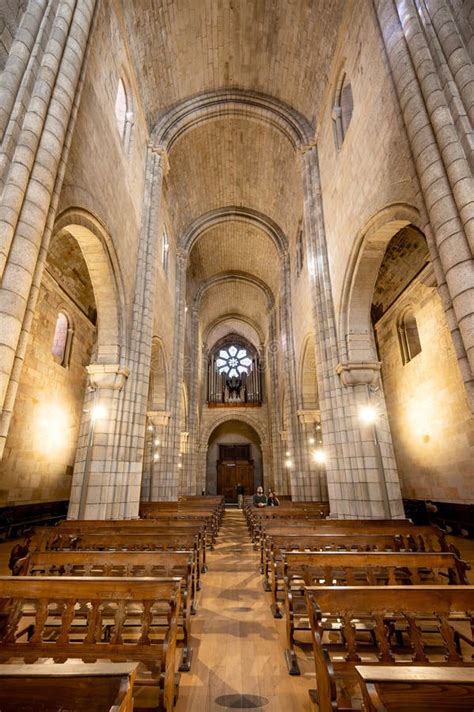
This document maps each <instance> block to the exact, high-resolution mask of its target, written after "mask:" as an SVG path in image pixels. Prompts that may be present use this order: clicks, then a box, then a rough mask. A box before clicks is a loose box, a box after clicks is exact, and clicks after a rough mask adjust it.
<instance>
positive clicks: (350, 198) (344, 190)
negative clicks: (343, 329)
mask: <svg viewBox="0 0 474 712" xmlns="http://www.w3.org/2000/svg"><path fill="white" fill-rule="evenodd" d="M339 38H340V41H339V44H338V48H337V51H336V54H335V58H334V62H333V67H332V70H331V76H330V80H329V83H328V89H327V93H326V102H325V106H324V109H323V112H322V115H321V118H320V130H319V137H318V147H319V158H320V170H321V186H322V196H323V208H324V218H325V224H326V233H327V244H328V252H329V264H330V271H331V280H332V288H333V296H334V304H335V310H336V318H337V316H338V313H339V308H340V301H341V292H342V288H343V282H344V277H345V274H346V270H347V267H348V264H349V260H350V256H351V253H352V250H353V249H354V246H355V244H356V241H357V237H358V236H359V235H360V234H361V232H362V231H363V230H364V228H365V226H366V224H367V223H368V221H369V219H370V218H371V217H372V216H374V215H375V214H376V213H378V212H379V211H380V210H382V209H383V208H385V207H386V206H388V205H390V204H393V203H400V202H401V203H408V204H410V205H414V206H418V187H417V181H416V178H415V171H414V167H413V162H412V159H411V155H410V148H409V145H408V140H407V137H406V133H405V129H404V126H403V122H402V118H401V116H400V109H399V104H398V101H397V97H396V93H395V88H394V86H393V82H392V78H391V75H390V69H389V66H388V63H387V60H386V57H385V50H384V46H383V42H382V38H381V36H380V32H379V28H378V26H377V21H376V17H375V15H374V11H373V7H372V3H371V2H368V1H367V0H363V1H362V2H347V3H346V5H345V15H344V20H343V23H342V26H341V28H340V32H339ZM343 72H345V73H346V74H347V76H348V79H349V81H350V83H351V87H352V95H353V101H354V108H353V113H352V119H351V122H350V124H349V127H348V129H347V133H346V136H345V138H344V142H343V143H342V146H341V148H340V150H338V149H337V147H336V144H335V139H334V125H333V118H332V113H333V106H334V97H335V91H336V86H337V85H338V82H339V80H340V78H341V75H342V73H343ZM315 268H317V266H315Z"/></svg>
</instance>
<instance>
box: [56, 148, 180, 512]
mask: <svg viewBox="0 0 474 712" xmlns="http://www.w3.org/2000/svg"><path fill="white" fill-rule="evenodd" d="M166 166H167V158H166V154H165V153H164V152H163V151H161V150H160V149H156V148H155V147H153V146H151V145H150V146H149V148H148V157H147V165H146V179H145V192H144V202H143V209H142V219H141V227H140V235H139V238H138V252H137V260H136V268H135V288H134V296H133V307H132V314H131V324H130V330H129V334H130V336H129V343H128V363H129V364H130V367H131V369H133V370H132V373H131V375H130V377H129V378H127V382H126V383H125V384H124V383H121V385H120V388H119V389H118V388H116V390H119V391H120V392H119V394H118V396H117V399H118V400H119V404H118V405H117V406H116V407H113V408H110V411H107V414H106V416H105V417H104V418H103V419H101V422H102V423H103V425H102V426H101V427H102V429H103V433H102V435H103V436H104V437H103V440H104V441H103V442H101V445H102V446H103V447H102V448H101V449H93V450H92V452H89V457H90V459H91V463H90V472H91V473H93V474H94V477H93V478H92V477H91V476H90V475H89V474H88V469H87V467H83V466H82V461H81V460H80V459H79V454H78V459H77V460H76V466H75V472H74V478H73V487H72V491H71V500H70V507H69V515H68V516H69V517H70V518H72V519H76V518H83V517H84V518H85V519H93V518H99V519H130V518H134V517H137V516H138V511H139V505H140V490H141V479H142V472H143V456H144V448H145V432H146V413H147V402H148V388H149V380H150V369H151V347H152V335H153V311H154V303H155V290H156V266H157V259H158V257H157V253H158V243H159V238H160V232H159V226H160V201H161V188H162V181H163V171H164V169H165V167H166ZM99 328H100V327H99ZM102 368H103V367H102V366H101V365H99V364H96V365H93V366H90V367H89V374H90V378H91V385H92V387H93V388H96V389H99V390H100V391H102V390H104V389H106V388H108V387H109V386H108V381H106V383H107V385H103V378H106V375H107V374H108V371H106V372H105V375H104V376H103V377H102V380H100V379H99V376H100V375H101V374H102V370H101V369H102ZM105 368H110V367H105ZM117 368H119V367H117ZM122 370H123V368H122ZM126 373H127V375H128V373H129V370H128V368H127V369H126ZM91 374H93V376H94V379H95V380H93V379H92V377H91ZM100 397H101V398H102V393H100ZM86 410H87V409H86ZM106 410H107V409H106ZM87 424H88V427H89V431H91V428H94V422H91V421H90V420H87ZM87 437H88V438H89V440H90V439H91V437H92V436H91V435H88V436H87ZM94 437H95V436H94ZM92 487H94V488H96V489H95V490H94V493H88V491H87V490H88V489H89V488H92ZM85 490H86V491H85ZM98 493H100V500H98V501H93V498H94V500H95V499H96V498H97V496H98Z"/></svg>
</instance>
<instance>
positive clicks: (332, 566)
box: [272, 551, 469, 675]
mask: <svg viewBox="0 0 474 712" xmlns="http://www.w3.org/2000/svg"><path fill="white" fill-rule="evenodd" d="M277 566H278V567H279V568H281V572H280V577H281V579H282V580H283V600H284V606H285V612H286V635H287V649H286V651H285V657H286V662H287V665H288V672H289V673H290V675H299V674H300V671H299V666H298V661H297V658H296V655H295V651H294V645H295V631H307V630H309V621H308V612H307V605H306V599H305V586H306V587H308V586H313V587H315V586H318V587H319V586H355V585H358V586H380V585H390V586H411V585H414V584H420V585H431V584H435V585H448V584H451V585H466V584H468V583H469V582H468V580H467V577H466V569H467V564H466V563H465V562H463V561H461V560H460V559H458V558H457V557H456V556H455V555H454V554H452V553H447V552H439V553H425V552H393V551H390V552H373V551H371V552H351V553H348V552H291V551H289V552H282V560H281V561H280V562H279V564H278V565H277ZM276 578H277V574H276V572H275V573H274V576H273V580H272V588H273V591H272V597H273V603H272V612H273V615H274V616H275V618H281V610H280V605H279V601H278V598H277V593H278V592H277V590H276V582H275V580H276Z"/></svg>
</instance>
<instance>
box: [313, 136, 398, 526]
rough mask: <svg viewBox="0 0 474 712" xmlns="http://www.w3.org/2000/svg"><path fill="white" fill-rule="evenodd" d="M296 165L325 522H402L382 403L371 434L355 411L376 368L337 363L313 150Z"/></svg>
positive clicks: (362, 402)
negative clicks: (301, 203) (300, 168)
mask: <svg viewBox="0 0 474 712" xmlns="http://www.w3.org/2000/svg"><path fill="white" fill-rule="evenodd" d="M302 160H303V178H304V224H305V239H306V244H307V250H306V251H307V254H308V261H307V265H308V270H309V278H310V283H311V290H312V297H313V304H312V309H313V323H314V331H315V345H316V374H317V379H318V389H319V396H320V411H321V428H322V433H323V442H324V450H325V452H326V454H327V463H326V473H327V486H328V496H329V502H330V505H331V516H333V517H338V518H342V519H354V518H355V519H357V518H366V519H371V518H379V517H401V516H404V514H403V504H402V499H401V493H400V485H399V482H398V475H397V471H396V467H395V459H394V456H393V451H392V446H391V440H390V431H389V430H388V426H387V427H385V426H384V425H381V423H386V413H385V408H384V405H383V402H380V401H379V402H377V404H376V407H377V413H378V424H377V431H376V430H375V429H374V427H373V426H372V425H370V426H369V425H364V424H363V423H362V422H361V420H360V417H359V416H360V410H361V408H362V407H364V406H367V405H368V404H369V391H368V390H367V388H368V383H367V379H369V381H370V384H372V383H375V384H376V387H377V388H379V389H380V383H379V378H378V368H379V366H378V364H377V366H376V368H375V369H374V368H373V367H372V365H371V364H365V366H366V367H365V369H362V368H359V366H360V364H351V365H349V364H342V365H340V363H339V352H338V342H337V332H336V322H335V314H334V304H333V297H332V288H331V277H330V271H329V262H328V254H327V245H326V234H325V227H324V216H323V208H322V196H321V185H320V180H319V165H318V154H317V148H316V146H315V145H312V146H308V147H306V149H304V150H303V153H302ZM339 374H341V378H340V375H339ZM348 374H350V376H349V375H348ZM354 374H357V377H355V376H354ZM374 374H375V375H374ZM377 393H380V391H377ZM380 428H383V437H381V436H380V435H379V434H378V430H379V429H380ZM387 498H388V501H389V502H390V507H388V506H387Z"/></svg>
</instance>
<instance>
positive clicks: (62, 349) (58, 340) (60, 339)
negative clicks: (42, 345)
mask: <svg viewBox="0 0 474 712" xmlns="http://www.w3.org/2000/svg"><path fill="white" fill-rule="evenodd" d="M71 345H72V329H71V327H70V325H69V320H68V318H67V316H66V315H65V314H64V313H63V312H59V314H58V316H57V319H56V327H55V329H54V337H53V345H52V348H51V352H52V354H53V357H54V360H55V361H56V363H59V364H60V365H61V366H64V367H66V366H68V363H69V356H70V353H71Z"/></svg>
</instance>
